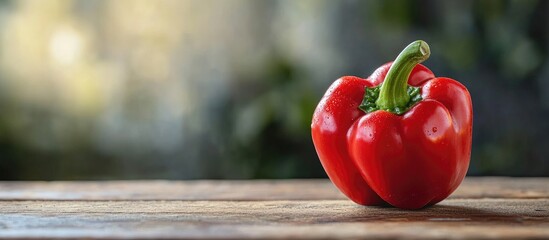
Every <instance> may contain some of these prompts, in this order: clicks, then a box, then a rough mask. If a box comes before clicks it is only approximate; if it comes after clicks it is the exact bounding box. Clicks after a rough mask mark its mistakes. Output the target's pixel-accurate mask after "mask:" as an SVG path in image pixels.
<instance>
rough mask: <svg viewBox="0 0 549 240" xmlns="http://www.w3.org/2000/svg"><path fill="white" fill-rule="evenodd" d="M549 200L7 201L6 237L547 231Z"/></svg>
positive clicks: (0, 207)
mask: <svg viewBox="0 0 549 240" xmlns="http://www.w3.org/2000/svg"><path fill="white" fill-rule="evenodd" d="M548 206H549V201H548V200H546V199H543V200H540V199H520V200H510V199H505V200H502V199H474V200H465V199H453V200H447V201H445V202H443V203H442V204H439V205H436V206H434V207H430V208H426V209H423V210H420V211H402V210H398V209H395V208H387V207H362V206H358V205H356V204H353V203H352V202H350V201H346V200H315V201H310V200H309V201H298V200H294V201H282V200H280V201H179V200H176V201H2V202H0V211H1V212H2V215H1V216H0V226H1V228H2V230H1V231H0V237H21V238H33V237H43V236H48V237H55V238H142V237H153V238H236V239H241V238H260V237H261V238H340V237H341V238H364V237H373V238H380V237H381V238H404V237H406V238H421V239H427V238H440V237H444V238H446V237H450V236H452V237H456V236H459V237H471V238H475V239H477V238H497V239H514V238H517V237H521V238H544V237H548V236H549V222H548V218H549V208H548Z"/></svg>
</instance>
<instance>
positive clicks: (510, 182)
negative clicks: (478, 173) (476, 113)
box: [0, 177, 549, 200]
mask: <svg viewBox="0 0 549 240" xmlns="http://www.w3.org/2000/svg"><path fill="white" fill-rule="evenodd" d="M450 198H453V199H461V198H549V178H499V177H498V178H493V177H491V178H478V177H468V178H466V180H465V181H464V183H463V184H462V185H461V186H460V188H458V190H457V191H456V192H455V193H454V194H453V195H452V196H451V197H450ZM16 199H24V200H40V199H42V200H315V199H323V200H337V199H345V197H344V196H343V195H342V194H341V193H340V192H339V191H338V190H337V189H336V188H335V187H334V186H333V185H332V184H331V183H330V182H329V181H328V180H326V179H318V180H259V181H245V180H241V181H204V180H201V181H103V182H0V200H16Z"/></svg>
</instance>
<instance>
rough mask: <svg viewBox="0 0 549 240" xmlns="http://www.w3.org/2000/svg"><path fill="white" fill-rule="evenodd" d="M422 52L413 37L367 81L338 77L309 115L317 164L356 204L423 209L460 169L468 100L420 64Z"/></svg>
mask: <svg viewBox="0 0 549 240" xmlns="http://www.w3.org/2000/svg"><path fill="white" fill-rule="evenodd" d="M429 55H430V50H429V46H428V45H427V43H425V42H424V41H421V40H418V41H415V42H413V43H411V44H410V45H408V46H407V47H406V48H405V49H404V50H403V51H402V52H401V53H400V54H399V55H398V57H397V58H396V60H395V61H394V62H389V63H387V64H385V65H383V66H381V67H380V68H378V69H377V70H376V71H375V72H374V73H373V74H372V75H371V76H370V77H368V78H366V79H362V78H359V77H351V76H346V77H342V78H340V79H338V80H336V81H335V82H334V83H333V84H332V85H331V86H330V88H329V89H328V91H327V92H326V94H325V95H324V97H323V98H322V100H321V101H320V103H319V104H318V106H317V108H316V110H315V112H314V115H313V121H312V124H311V130H312V131H311V132H312V138H313V142H314V145H315V148H316V152H317V154H318V156H319V158H320V161H321V163H322V166H323V167H324V169H325V171H326V173H327V174H328V176H329V177H330V179H331V180H332V182H333V183H334V184H335V185H336V186H337V187H338V188H339V189H340V190H341V192H343V193H344V194H345V195H346V196H347V197H349V198H350V199H351V200H353V201H354V202H356V203H358V204H361V205H383V204H386V203H388V204H390V205H392V206H395V207H398V208H403V209H417V208H422V207H424V206H427V205H432V204H435V203H438V202H440V201H442V200H444V199H445V198H446V197H448V196H449V195H450V194H451V193H452V192H453V191H454V190H455V189H456V188H457V187H458V186H459V184H460V183H461V181H462V180H463V178H464V177H465V174H466V173H467V168H468V167H469V159H470V156H471V140H472V129H473V111H472V104H471V97H470V95H469V92H468V91H467V88H465V87H464V86H463V85H462V84H460V83H459V82H457V81H455V80H452V79H450V78H444V77H435V76H434V74H433V72H431V70H429V69H428V68H427V67H425V66H423V65H421V64H420V63H421V62H423V61H425V60H426V59H427V58H428V57H429Z"/></svg>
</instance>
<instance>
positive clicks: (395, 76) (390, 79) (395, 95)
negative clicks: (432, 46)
mask: <svg viewBox="0 0 549 240" xmlns="http://www.w3.org/2000/svg"><path fill="white" fill-rule="evenodd" d="M430 54H431V52H430V50H429V45H427V43H426V42H424V41H422V40H417V41H415V42H413V43H410V45H408V46H407V47H406V48H404V50H402V52H401V53H400V54H399V55H398V57H397V58H396V59H395V61H394V62H393V65H392V66H391V68H390V69H389V72H387V76H385V80H384V81H383V83H382V85H381V89H380V92H379V97H378V98H377V100H376V102H375V103H376V105H377V107H378V108H379V109H400V108H405V107H406V106H407V105H408V103H409V102H410V94H409V93H408V78H409V77H410V73H411V72H412V69H414V67H415V66H416V65H417V64H419V63H421V62H423V61H425V60H427V58H429V55H430Z"/></svg>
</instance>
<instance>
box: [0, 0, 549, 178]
mask: <svg viewBox="0 0 549 240" xmlns="http://www.w3.org/2000/svg"><path fill="white" fill-rule="evenodd" d="M416 39H423V40H426V41H427V42H428V43H429V44H430V45H431V51H432V55H431V58H430V59H429V60H428V61H427V62H425V64H426V65H427V66H428V67H430V68H431V69H432V70H433V72H435V74H437V75H438V76H449V77H452V78H455V79H457V80H458V81H460V82H462V83H463V84H464V85H466V86H467V87H468V89H469V91H470V92H471V95H472V98H473V103H474V104H473V105H474V137H473V153H472V159H471V167H470V169H469V175H511V176H549V157H548V156H549V137H548V135H549V59H548V53H549V1H533V0H520V1H486V0H481V1H434V0H427V1H354V0H347V1H330V0H324V1H317V0H313V1H309V0H306V1H305V0H298V1H290V0H281V1H274V0H272V1H269V0H264V1H254V0H232V1H211V0H201V1H199V0H196V1H185V0H182V1H176V0H174V1H171V0H156V1H147V0H117V1H85V0H82V1H77V0H74V1H70V0H63V1H58V0H22V1H0V179H1V180H63V179H66V180H74V179H81V180H96V179H150V178H162V179H197V178H213V179H217V178H229V179H234V178H238V179H242V178H244V179H247V178H316V177H325V173H324V171H323V169H322V167H321V165H320V162H319V160H318V158H317V156H316V153H315V151H314V147H313V144H312V141H311V137H310V122H311V116H312V113H313V110H314V108H315V107H316V104H317V103H318V101H319V100H320V98H321V96H322V95H323V94H324V92H325V91H326V89H327V88H328V86H329V85H330V84H331V83H332V82H333V81H334V80H335V79H337V78H339V77H340V76H344V75H356V76H361V77H367V76H369V75H370V73H371V72H372V71H373V70H374V69H376V68H377V67H378V66H379V65H381V64H383V63H385V62H387V61H391V60H393V59H394V58H395V57H396V56H397V54H398V53H399V51H400V50H401V49H402V48H403V47H404V46H406V45H407V44H408V43H410V42H411V41H413V40H416Z"/></svg>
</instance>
